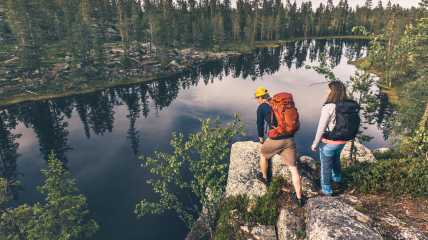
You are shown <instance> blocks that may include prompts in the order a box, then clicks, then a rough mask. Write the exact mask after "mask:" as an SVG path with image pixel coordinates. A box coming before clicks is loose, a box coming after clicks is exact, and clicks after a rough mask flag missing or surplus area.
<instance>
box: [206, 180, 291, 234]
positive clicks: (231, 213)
mask: <svg viewBox="0 0 428 240" xmlns="http://www.w3.org/2000/svg"><path fill="white" fill-rule="evenodd" d="M285 183H286V181H285V180H284V179H282V178H274V179H273V181H272V184H271V186H270V187H269V188H268V190H267V193H266V194H265V195H263V196H261V197H258V198H256V199H251V200H250V199H249V198H248V197H247V196H235V197H229V198H227V199H226V200H224V201H223V202H222V203H221V205H220V210H219V217H218V220H217V228H216V231H215V234H214V236H215V238H214V239H216V240H226V239H245V238H244V237H243V236H242V235H241V234H240V229H239V227H240V226H241V223H245V224H249V225H250V226H252V225H256V224H261V225H275V224H276V222H277V220H278V215H279V208H280V201H281V198H280V195H281V187H283V186H284V184H285Z"/></svg>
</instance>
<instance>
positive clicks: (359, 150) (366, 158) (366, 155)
mask: <svg viewBox="0 0 428 240" xmlns="http://www.w3.org/2000/svg"><path fill="white" fill-rule="evenodd" d="M351 145H352V142H347V143H346V145H345V147H344V148H343V151H342V153H341V154H340V158H341V159H349V155H350V152H351ZM354 147H355V150H356V152H355V158H356V161H357V162H374V161H376V158H375V156H374V155H373V153H372V151H371V150H370V149H369V148H367V147H366V146H364V145H363V144H361V143H360V142H359V141H357V140H355V141H354Z"/></svg>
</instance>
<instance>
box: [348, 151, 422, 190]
mask: <svg viewBox="0 0 428 240" xmlns="http://www.w3.org/2000/svg"><path fill="white" fill-rule="evenodd" d="M427 173H428V161H427V160H425V159H422V158H409V159H406V158H396V159H385V160H379V161H377V162H375V163H357V164H355V165H353V166H351V167H349V168H347V169H345V180H346V182H347V183H348V184H349V185H351V186H353V187H355V188H356V189H357V190H359V191H360V192H363V193H376V192H387V193H393V194H399V195H401V194H410V195H412V196H428V174H427Z"/></svg>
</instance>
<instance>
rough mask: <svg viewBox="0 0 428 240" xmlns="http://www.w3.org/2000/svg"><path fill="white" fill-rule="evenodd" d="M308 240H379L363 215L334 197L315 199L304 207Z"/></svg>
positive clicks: (366, 217)
mask: <svg viewBox="0 0 428 240" xmlns="http://www.w3.org/2000/svg"><path fill="white" fill-rule="evenodd" d="M306 212H307V221H306V222H307V225H306V236H307V239H308V240H335V239H347V240H361V239H365V240H378V239H379V240H381V239H383V238H382V236H381V235H380V234H379V233H378V232H377V231H375V230H374V229H373V227H371V224H372V220H371V219H370V218H369V217H368V216H367V215H365V214H363V213H361V212H359V211H357V210H355V209H354V208H353V207H352V206H350V205H348V204H346V203H344V202H343V201H342V200H340V199H339V198H335V197H316V198H311V199H309V200H308V203H307V205H306Z"/></svg>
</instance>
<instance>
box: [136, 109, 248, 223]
mask: <svg viewBox="0 0 428 240" xmlns="http://www.w3.org/2000/svg"><path fill="white" fill-rule="evenodd" d="M240 134H243V128H242V125H241V123H240V120H239V119H238V118H237V117H236V118H235V120H234V121H233V122H232V123H229V124H227V125H221V124H220V121H219V120H217V121H214V122H213V121H212V120H210V119H207V120H204V121H202V124H201V129H200V131H199V132H196V133H193V134H190V135H189V136H188V137H187V138H185V137H184V135H183V134H181V133H179V134H173V136H172V139H171V142H170V144H171V147H172V153H166V152H155V153H154V156H153V157H142V158H141V159H143V160H144V163H143V165H144V167H145V168H147V169H148V171H150V173H152V174H153V175H155V176H154V177H153V178H152V179H150V180H148V181H147V183H148V184H150V185H151V186H152V187H153V190H154V191H155V192H156V193H158V194H159V196H160V199H159V200H157V201H155V202H150V201H148V200H146V199H143V200H142V201H141V202H140V203H138V204H137V206H136V209H135V212H136V214H138V216H140V217H142V216H144V215H146V214H161V213H163V212H165V211H167V210H174V211H176V212H177V214H178V216H179V217H180V218H181V219H182V220H183V221H184V222H185V223H186V225H187V226H188V227H189V228H190V227H191V226H192V224H193V223H194V221H195V216H199V215H200V214H201V211H202V207H203V208H204V209H206V211H207V217H208V218H209V219H208V220H209V222H210V226H211V227H212V228H213V226H214V222H215V219H214V216H215V213H216V210H217V207H218V204H219V202H220V200H221V198H222V195H223V192H224V188H225V186H226V180H227V171H228V157H229V154H230V146H231V143H232V140H233V139H234V138H235V137H236V136H238V135H240ZM195 200H197V202H195Z"/></svg>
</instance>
